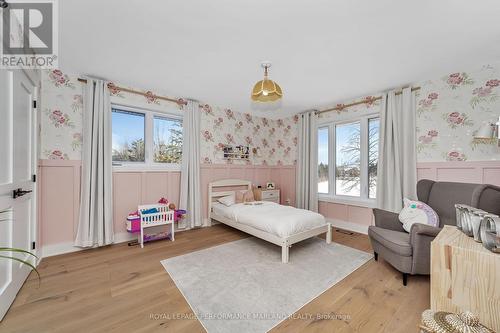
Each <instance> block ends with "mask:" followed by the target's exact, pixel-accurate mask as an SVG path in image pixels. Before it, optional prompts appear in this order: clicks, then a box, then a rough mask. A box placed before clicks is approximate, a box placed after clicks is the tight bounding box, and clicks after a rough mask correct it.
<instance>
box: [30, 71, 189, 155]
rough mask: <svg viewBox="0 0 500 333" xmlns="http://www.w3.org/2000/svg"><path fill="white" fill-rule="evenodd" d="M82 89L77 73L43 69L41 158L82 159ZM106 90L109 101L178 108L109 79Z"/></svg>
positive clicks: (153, 107)
mask: <svg viewBox="0 0 500 333" xmlns="http://www.w3.org/2000/svg"><path fill="white" fill-rule="evenodd" d="M83 88H84V83H82V82H79V81H78V76H76V75H68V74H66V73H63V72H61V71H60V70H58V69H56V70H45V71H42V88H41V105H42V107H41V108H42V115H41V135H40V141H41V143H40V146H41V149H40V150H41V152H40V158H42V159H62V160H80V159H81V150H82V144H83V142H82V112H83ZM108 89H109V91H110V95H111V102H112V103H115V104H123V105H128V106H136V107H140V108H146V109H152V110H155V111H168V110H172V109H178V108H179V106H178V105H177V104H176V103H172V102H168V101H164V100H159V99H157V98H156V97H155V94H156V93H153V92H152V91H145V93H146V96H141V95H137V94H131V93H127V92H124V91H121V90H120V88H118V86H117V85H115V84H114V83H112V82H110V83H109V84H108ZM131 89H133V88H131ZM157 94H158V95H162V93H157Z"/></svg>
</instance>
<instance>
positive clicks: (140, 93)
mask: <svg viewBox="0 0 500 333" xmlns="http://www.w3.org/2000/svg"><path fill="white" fill-rule="evenodd" d="M78 81H80V82H82V83H87V80H86V79H81V78H78ZM116 88H118V89H119V90H120V91H125V92H128V93H131V94H136V95H142V96H145V97H151V96H150V95H146V93H145V92H142V91H138V90H133V89H129V88H124V87H118V86H117V87H116ZM153 97H154V98H155V99H162V100H164V101H168V102H174V103H177V104H179V105H187V101H185V100H183V99H173V98H168V97H164V96H158V95H154V94H153Z"/></svg>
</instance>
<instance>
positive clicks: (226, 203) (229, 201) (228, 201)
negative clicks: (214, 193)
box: [217, 195, 236, 207]
mask: <svg viewBox="0 0 500 333" xmlns="http://www.w3.org/2000/svg"><path fill="white" fill-rule="evenodd" d="M217 201H218V202H220V203H221V204H223V205H224V206H227V207H229V206H232V205H234V204H235V202H236V199H235V198H234V195H228V196H227V197H222V198H219V199H217Z"/></svg>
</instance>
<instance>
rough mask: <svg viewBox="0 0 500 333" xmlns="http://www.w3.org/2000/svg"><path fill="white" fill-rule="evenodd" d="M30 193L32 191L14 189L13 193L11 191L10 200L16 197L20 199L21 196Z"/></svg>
mask: <svg viewBox="0 0 500 333" xmlns="http://www.w3.org/2000/svg"><path fill="white" fill-rule="evenodd" d="M31 192H33V191H32V190H29V191H24V190H23V189H22V188H18V189H15V190H14V191H12V198H14V199H15V198H18V197H22V196H23V195H25V194H28V193H31Z"/></svg>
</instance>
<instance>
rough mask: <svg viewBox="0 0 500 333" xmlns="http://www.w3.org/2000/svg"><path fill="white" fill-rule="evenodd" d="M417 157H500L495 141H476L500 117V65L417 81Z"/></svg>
mask: <svg viewBox="0 0 500 333" xmlns="http://www.w3.org/2000/svg"><path fill="white" fill-rule="evenodd" d="M417 85H419V86H421V89H420V91H419V92H418V94H417V160H418V161H419V162H439V161H485V160H500V148H498V146H497V145H496V144H494V143H484V142H483V143H476V142H475V141H473V137H474V133H475V132H476V131H477V130H478V129H479V128H480V127H481V126H482V125H483V124H484V123H485V122H491V123H496V122H497V121H498V117H499V116H500V98H499V97H500V64H498V65H497V66H492V65H487V66H483V67H482V68H481V69H479V70H476V71H471V72H456V73H450V74H448V75H445V76H443V77H440V78H436V79H434V80H429V81H425V82H421V83H420V84H417Z"/></svg>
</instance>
